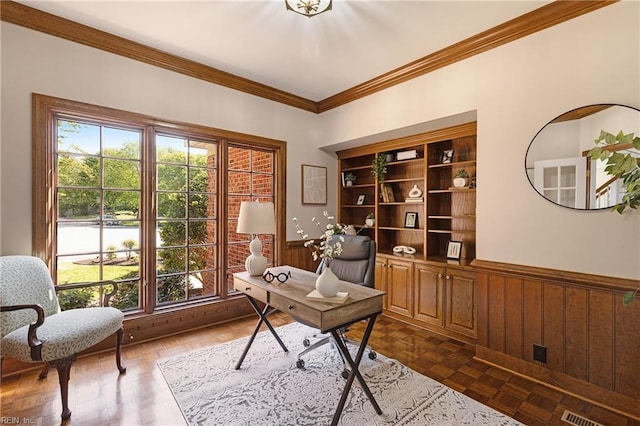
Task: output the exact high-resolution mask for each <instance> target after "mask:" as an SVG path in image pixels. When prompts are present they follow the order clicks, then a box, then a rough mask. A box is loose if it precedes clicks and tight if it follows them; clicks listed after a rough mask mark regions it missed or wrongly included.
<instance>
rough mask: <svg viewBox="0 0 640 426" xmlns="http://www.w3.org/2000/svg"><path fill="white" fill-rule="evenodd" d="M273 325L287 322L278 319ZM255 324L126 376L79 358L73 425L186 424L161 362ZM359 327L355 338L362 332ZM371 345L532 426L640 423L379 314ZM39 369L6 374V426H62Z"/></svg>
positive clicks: (207, 335) (128, 361)
mask: <svg viewBox="0 0 640 426" xmlns="http://www.w3.org/2000/svg"><path fill="white" fill-rule="evenodd" d="M270 318H271V321H272V323H273V325H274V326H279V325H283V324H286V323H288V322H290V319H289V318H288V316H286V315H282V314H274V315H272V316H271V317H270ZM254 325H255V319H253V318H250V319H243V320H239V321H235V322H233V323H228V324H222V325H216V326H212V327H207V328H203V329H200V330H196V331H191V332H188V333H184V334H180V335H175V336H169V337H165V338H162V339H159V340H155V341H151V342H143V343H140V344H136V345H130V346H125V348H124V349H123V362H124V364H125V365H126V367H127V373H126V374H125V375H123V376H118V374H117V370H116V368H115V362H114V357H113V353H101V354H96V355H90V356H86V357H82V358H80V359H78V360H77V361H76V362H75V364H74V366H73V367H72V371H71V383H70V386H69V405H70V408H71V410H72V411H73V414H72V416H71V420H69V421H67V422H65V424H68V425H73V424H77V425H83V426H84V425H154V426H155V425H183V424H185V423H184V419H183V417H182V415H181V412H180V409H179V408H178V406H177V404H176V403H175V401H174V399H173V396H172V395H171V392H170V391H169V389H168V387H167V385H166V383H165V381H164V378H163V377H162V374H161V373H160V371H159V370H158V368H157V366H156V363H157V362H158V361H159V360H163V359H167V358H171V357H173V356H176V355H179V354H183V353H185V352H190V351H193V350H197V349H200V348H203V347H207V346H211V345H215V344H217V343H221V342H225V341H229V340H233V339H236V338H239V337H242V336H246V335H248V334H250V333H251V331H252V329H253V327H254ZM362 328H363V327H362V326H361V325H360V324H358V325H355V326H353V327H352V330H351V331H350V335H351V336H352V337H354V338H357V337H358V336H359V335H361V334H362ZM370 344H371V346H372V347H373V348H374V349H375V350H376V351H377V352H379V353H381V354H383V355H385V356H387V357H391V358H395V359H397V360H398V361H400V362H402V363H403V364H405V365H407V366H409V367H410V368H412V369H414V370H415V371H418V372H420V373H422V374H424V375H427V376H429V377H432V378H433V379H435V380H438V381H440V382H442V383H444V384H445V385H447V386H449V387H451V388H453V389H455V390H457V391H459V392H462V393H464V394H465V395H467V396H469V397H471V398H473V399H475V400H477V401H479V402H481V403H483V404H486V405H488V406H490V407H492V408H494V409H496V410H498V411H500V412H502V413H505V414H507V415H509V416H511V417H513V418H514V419H516V420H518V421H520V422H522V423H524V424H527V425H549V424H558V425H561V424H564V425H566V423H564V422H562V421H561V420H560V418H561V416H562V414H563V412H564V410H565V409H567V410H571V411H573V412H575V413H577V414H579V415H582V416H585V417H588V418H589V419H591V420H593V421H596V422H599V423H602V424H605V425H620V426H623V425H626V426H632V425H633V426H640V422H638V421H635V420H633V419H630V418H626V417H624V416H622V415H620V414H618V413H614V412H611V411H608V410H606V409H604V408H601V407H599V406H598V405H595V404H590V403H588V402H585V401H583V400H581V399H578V398H575V397H572V396H569V395H565V394H563V393H561V392H559V391H557V390H554V389H550V388H548V387H545V386H542V385H540V384H538V383H535V382H533V381H530V380H527V379H525V378H522V377H520V376H517V375H514V374H511V373H509V372H506V371H504V370H501V369H499V368H496V367H494V366H490V365H487V364H485V363H482V362H480V361H477V360H474V359H473V355H474V348H473V346H471V345H469V344H464V343H460V342H458V341H455V340H453V339H449V338H446V337H442V336H439V335H437V334H433V333H430V332H427V331H424V330H421V329H419V328H417V327H414V326H411V325H407V324H403V323H401V322H398V321H395V320H393V319H389V318H386V317H380V318H379V319H378V321H377V323H376V326H375V328H374V331H373V334H372V337H371V340H370ZM37 376H38V370H32V371H27V372H23V373H21V374H16V375H13V376H10V377H6V378H4V379H3V380H2V384H1V386H0V407H1V416H2V417H1V418H2V422H0V423H2V424H8V423H10V422H13V424H16V420H17V421H18V422H19V424H21V425H29V424H32V425H55V424H60V393H59V387H58V379H57V374H56V373H55V370H52V371H51V373H50V374H49V377H48V378H47V379H44V380H38V379H37Z"/></svg>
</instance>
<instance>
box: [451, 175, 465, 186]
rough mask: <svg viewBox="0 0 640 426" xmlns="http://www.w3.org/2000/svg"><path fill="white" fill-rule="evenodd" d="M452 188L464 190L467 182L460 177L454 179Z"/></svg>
mask: <svg viewBox="0 0 640 426" xmlns="http://www.w3.org/2000/svg"><path fill="white" fill-rule="evenodd" d="M453 186H455V187H456V188H464V187H465V186H467V180H466V179H465V178H461V177H457V178H454V179H453Z"/></svg>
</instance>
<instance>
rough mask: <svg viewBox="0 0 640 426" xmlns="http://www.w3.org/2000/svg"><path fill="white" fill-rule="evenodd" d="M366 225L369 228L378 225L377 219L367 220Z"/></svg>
mask: <svg viewBox="0 0 640 426" xmlns="http://www.w3.org/2000/svg"><path fill="white" fill-rule="evenodd" d="M364 223H366V224H367V226H373V225H375V224H376V220H375V219H365V221H364Z"/></svg>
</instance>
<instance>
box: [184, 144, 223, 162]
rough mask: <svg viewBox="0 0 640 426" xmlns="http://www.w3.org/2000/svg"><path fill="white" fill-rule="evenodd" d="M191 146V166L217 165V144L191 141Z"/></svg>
mask: <svg viewBox="0 0 640 426" xmlns="http://www.w3.org/2000/svg"><path fill="white" fill-rule="evenodd" d="M189 148H190V149H189V164H190V165H191V166H208V167H216V166H217V164H216V159H217V151H218V145H217V144H215V143H209V142H198V141H189Z"/></svg>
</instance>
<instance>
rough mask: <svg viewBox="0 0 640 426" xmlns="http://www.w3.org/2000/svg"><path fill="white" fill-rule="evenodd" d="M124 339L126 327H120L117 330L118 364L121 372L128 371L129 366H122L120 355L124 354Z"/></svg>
mask: <svg viewBox="0 0 640 426" xmlns="http://www.w3.org/2000/svg"><path fill="white" fill-rule="evenodd" d="M123 340H124V328H122V327H121V328H120V329H119V330H118V331H117V332H116V365H117V366H118V371H119V372H120V374H123V373H126V372H127V367H123V366H122V361H121V360H120V358H121V357H120V355H121V354H122V341H123Z"/></svg>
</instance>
